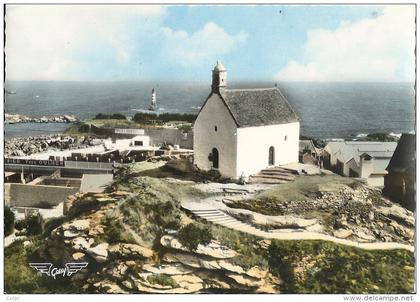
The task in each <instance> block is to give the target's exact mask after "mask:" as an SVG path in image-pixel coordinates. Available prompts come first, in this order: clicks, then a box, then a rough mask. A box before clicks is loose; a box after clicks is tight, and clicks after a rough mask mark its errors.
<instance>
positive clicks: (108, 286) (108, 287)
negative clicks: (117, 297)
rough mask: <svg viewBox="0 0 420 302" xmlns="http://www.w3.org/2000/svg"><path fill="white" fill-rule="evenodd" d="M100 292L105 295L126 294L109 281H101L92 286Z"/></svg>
mask: <svg viewBox="0 0 420 302" xmlns="http://www.w3.org/2000/svg"><path fill="white" fill-rule="evenodd" d="M93 286H94V287H96V288H97V289H98V290H99V291H100V292H106V293H107V294H123V293H126V291H124V290H123V289H122V288H121V287H119V286H118V284H116V283H114V282H112V281H110V280H103V281H99V282H97V283H95V284H93Z"/></svg>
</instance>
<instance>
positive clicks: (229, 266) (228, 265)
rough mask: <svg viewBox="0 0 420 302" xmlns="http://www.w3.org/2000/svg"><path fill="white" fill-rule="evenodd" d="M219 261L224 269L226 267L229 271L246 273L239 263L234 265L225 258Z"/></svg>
mask: <svg viewBox="0 0 420 302" xmlns="http://www.w3.org/2000/svg"><path fill="white" fill-rule="evenodd" d="M217 263H218V264H219V265H220V267H221V268H222V269H225V270H227V271H230V272H233V273H237V274H243V273H244V270H243V268H242V267H240V266H238V265H233V264H232V263H229V262H227V261H224V260H220V261H218V262H217Z"/></svg>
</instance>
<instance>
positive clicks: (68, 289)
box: [4, 237, 83, 294]
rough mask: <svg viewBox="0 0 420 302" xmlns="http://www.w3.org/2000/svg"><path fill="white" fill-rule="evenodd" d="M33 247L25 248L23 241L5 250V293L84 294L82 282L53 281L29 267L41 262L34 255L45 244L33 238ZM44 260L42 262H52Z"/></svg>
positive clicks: (58, 278)
mask: <svg viewBox="0 0 420 302" xmlns="http://www.w3.org/2000/svg"><path fill="white" fill-rule="evenodd" d="M30 240H31V241H32V245H30V246H28V247H24V246H23V243H22V242H21V241H16V242H14V243H13V244H11V245H10V246H8V247H6V248H5V249H4V291H5V293H7V294H29V293H38V294H41V293H60V294H66V293H82V292H83V289H82V286H83V284H81V282H80V281H77V280H69V279H68V278H60V277H57V279H53V278H50V277H47V276H45V275H39V274H37V273H36V271H35V270H34V269H32V268H31V267H30V266H29V263H30V262H39V261H40V259H39V258H38V256H37V255H35V254H34V251H35V250H36V251H38V250H39V247H41V246H42V245H43V244H44V242H43V241H42V240H41V239H40V238H39V237H31V238H30ZM52 260H53V259H48V260H46V259H44V260H42V261H41V262H50V261H52Z"/></svg>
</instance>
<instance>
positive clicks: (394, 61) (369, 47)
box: [275, 5, 415, 81]
mask: <svg viewBox="0 0 420 302" xmlns="http://www.w3.org/2000/svg"><path fill="white" fill-rule="evenodd" d="M414 20H415V7H414V6H413V5H411V6H406V5H396V6H387V7H385V8H384V10H383V14H382V15H379V16H378V17H376V18H374V19H362V20H358V21H355V22H342V23H341V24H340V26H339V27H338V28H337V29H335V30H327V29H314V30H310V31H309V32H308V38H307V41H306V44H305V46H304V62H297V61H296V60H290V61H289V62H288V64H287V65H286V66H285V67H284V68H283V69H281V70H280V71H279V72H278V73H277V74H276V76H275V77H276V79H277V80H283V81H414V68H415V55H414V49H415V22H414Z"/></svg>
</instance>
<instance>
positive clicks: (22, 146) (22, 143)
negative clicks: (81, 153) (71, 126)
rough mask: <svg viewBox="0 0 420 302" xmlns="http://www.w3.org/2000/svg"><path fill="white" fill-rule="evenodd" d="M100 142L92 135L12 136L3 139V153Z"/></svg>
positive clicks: (83, 146) (50, 149)
mask: <svg viewBox="0 0 420 302" xmlns="http://www.w3.org/2000/svg"><path fill="white" fill-rule="evenodd" d="M97 141H99V142H97ZM101 143H102V140H100V139H95V138H93V137H85V136H78V137H77V136H75V137H72V136H68V135H65V136H64V135H58V134H57V135H40V136H27V137H14V138H10V139H8V140H6V141H5V146H4V154H5V156H6V157H7V156H25V155H31V154H35V153H40V152H46V151H60V150H77V149H80V148H86V147H88V146H93V145H95V144H101Z"/></svg>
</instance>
